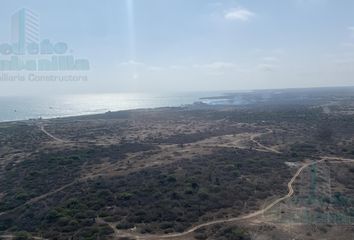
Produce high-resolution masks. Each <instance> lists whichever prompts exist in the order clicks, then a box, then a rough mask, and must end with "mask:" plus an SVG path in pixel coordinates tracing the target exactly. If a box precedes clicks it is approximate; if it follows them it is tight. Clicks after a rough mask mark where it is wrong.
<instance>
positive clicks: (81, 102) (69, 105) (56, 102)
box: [0, 92, 220, 122]
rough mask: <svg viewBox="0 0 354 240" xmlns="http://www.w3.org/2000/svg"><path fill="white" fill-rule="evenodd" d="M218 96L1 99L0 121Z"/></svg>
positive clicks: (182, 102) (170, 104)
mask: <svg viewBox="0 0 354 240" xmlns="http://www.w3.org/2000/svg"><path fill="white" fill-rule="evenodd" d="M218 94H220V93H210V92H209V93H208V92H204V93H181V94H128V93H120V94H79V95H61V96H45V97H44V96H21V97H14V96H0V122H4V121H15V120H27V119H33V118H40V117H41V118H55V117H67V116H78V115H86V114H97V113H105V112H107V111H119V110H128V109H139V108H157V107H178V106H182V105H186V104H192V103H194V102H197V101H200V98H203V97H210V96H217V95H218Z"/></svg>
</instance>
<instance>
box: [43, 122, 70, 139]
mask: <svg viewBox="0 0 354 240" xmlns="http://www.w3.org/2000/svg"><path fill="white" fill-rule="evenodd" d="M40 129H41V131H42V132H43V133H44V134H45V135H47V136H48V137H50V138H51V139H53V140H54V141H56V142H61V143H65V142H68V141H66V140H63V139H60V138H57V137H56V136H54V135H53V134H51V133H49V132H48V131H47V130H45V128H44V126H43V125H40Z"/></svg>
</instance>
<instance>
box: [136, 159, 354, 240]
mask: <svg viewBox="0 0 354 240" xmlns="http://www.w3.org/2000/svg"><path fill="white" fill-rule="evenodd" d="M324 161H331V162H334V163H349V162H350V163H353V162H354V159H346V158H341V157H322V158H321V160H319V161H315V162H310V163H304V164H303V165H302V166H301V167H300V168H299V169H298V170H297V171H296V173H295V174H294V176H293V177H292V178H291V180H290V181H289V182H288V194H287V195H285V196H284V197H281V198H278V199H276V200H275V201H273V202H272V203H270V204H269V205H267V206H266V207H265V208H263V209H261V210H258V211H256V212H253V213H250V214H247V215H244V216H240V217H235V218H228V219H220V220H214V221H210V222H207V223H203V224H200V225H197V226H195V227H193V228H191V229H189V230H187V231H185V232H183V233H176V234H166V235H149V236H148V235H146V236H144V235H138V234H137V235H136V236H135V237H136V238H137V239H144V240H153V239H155V240H158V239H168V238H179V237H184V236H186V235H189V234H191V233H193V232H195V231H196V230H198V229H200V228H203V227H208V226H211V225H215V224H223V223H229V222H236V221H242V220H248V219H250V218H254V217H257V216H260V215H263V214H264V213H266V212H267V211H269V210H270V209H271V208H273V207H274V206H275V205H277V204H278V203H280V202H282V201H284V200H286V199H289V198H290V197H291V196H292V195H293V194H294V189H293V183H294V182H295V181H296V179H297V177H298V176H299V175H300V174H301V172H302V171H303V170H304V169H306V168H307V167H309V166H311V165H314V164H318V163H322V162H324Z"/></svg>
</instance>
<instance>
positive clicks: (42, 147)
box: [0, 90, 354, 240]
mask: <svg viewBox="0 0 354 240" xmlns="http://www.w3.org/2000/svg"><path fill="white" fill-rule="evenodd" d="M343 91H344V90H343ZM343 91H340V90H321V91H320V90H318V91H315V92H310V91H299V92H296V91H295V92H290V93H289V92H286V91H284V92H279V91H277V92H257V93H244V94H241V97H243V98H246V99H247V100H248V104H245V105H239V106H225V105H224V106H211V105H210V106H209V105H205V104H202V103H198V104H194V105H190V106H185V107H180V108H160V109H145V110H131V111H121V112H107V113H105V114H102V115H91V116H81V117H71V118H57V119H49V120H43V119H38V120H28V121H18V122H6V123H1V124H0V239H121V240H124V239H125V240H130V239H142V240H144V239H147V240H152V239H187V240H189V239H190V240H192V239H197V240H202V239H220V240H229V239H230V240H231V239H232V240H234V239H236V240H237V239H240V240H241V239H244V240H246V239H252V240H268V239H269V240H271V239H274V240H278V239H279V240H284V239H299V240H300V239H301V240H302V239H304V240H310V239H336V240H340V239H343V240H349V239H354V226H353V223H354V144H353V143H354V138H353V136H354V112H353V109H354V91H353V90H351V91H349V90H348V91H344V92H343ZM265 96H266V97H265ZM228 97H229V98H232V97H233V96H232V95H230V96H228ZM280 99H283V100H280Z"/></svg>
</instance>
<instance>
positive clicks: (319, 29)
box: [0, 0, 354, 95]
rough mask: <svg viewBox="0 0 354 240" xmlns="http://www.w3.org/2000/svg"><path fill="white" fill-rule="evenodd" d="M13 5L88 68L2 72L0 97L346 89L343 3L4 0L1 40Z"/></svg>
mask: <svg viewBox="0 0 354 240" xmlns="http://www.w3.org/2000/svg"><path fill="white" fill-rule="evenodd" d="M22 8H27V9H30V10H32V11H34V12H36V13H37V14H38V15H39V16H40V38H41V39H49V40H50V41H51V42H53V43H56V42H65V43H67V44H68V46H69V53H70V54H71V55H73V56H74V57H75V58H77V59H87V60H88V61H89V63H90V69H89V71H70V72H61V71H56V72H29V71H25V70H22V71H9V72H5V71H2V72H0V95H6V94H9V93H11V94H28V93H34V94H44V93H47V94H55V93H58V94H61V93H95V92H183V91H226V90H227V91H232V90H235V91H237V90H245V89H273V88H293V87H325V86H354V14H353V13H354V1H352V0H340V1H338V0H267V1H264V0H219V1H218V0H101V1H98V0H75V1H72V0H60V1H45V0H11V1H5V2H3V4H2V7H1V9H0V29H1V31H0V44H2V43H9V42H11V16H12V15H13V14H14V13H15V12H16V11H18V10H19V9H22ZM7 58H8V56H5V55H1V54H0V60H4V59H7ZM31 74H32V75H33V76H53V75H54V76H86V77H87V78H86V79H85V81H81V80H80V81H59V80H56V81H47V80H38V81H30V80H29V75H31ZM14 75H21V76H24V77H25V80H22V81H19V80H16V79H15V80H11V81H9V80H8V79H6V77H8V76H14ZM1 76H2V78H1Z"/></svg>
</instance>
